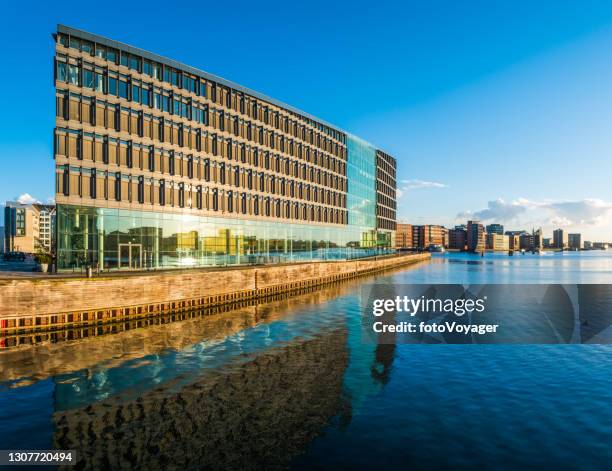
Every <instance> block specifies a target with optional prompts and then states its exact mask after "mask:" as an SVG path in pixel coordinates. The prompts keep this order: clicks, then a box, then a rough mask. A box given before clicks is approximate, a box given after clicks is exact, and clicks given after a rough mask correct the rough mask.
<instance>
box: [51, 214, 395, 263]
mask: <svg viewBox="0 0 612 471" xmlns="http://www.w3.org/2000/svg"><path fill="white" fill-rule="evenodd" d="M57 218H58V234H57V237H58V239H57V247H58V250H57V265H58V269H59V270H70V269H78V268H80V267H83V266H86V265H93V266H98V267H99V268H100V269H101V270H119V269H125V270H146V269H155V268H181V267H185V268H186V267H198V266H225V265H245V264H256V263H282V262H294V261H295V262H298V261H310V260H343V259H352V258H361V257H368V256H373V255H379V254H381V253H386V252H387V250H381V249H380V247H379V248H377V247H376V231H375V230H374V231H371V232H369V231H366V232H365V233H364V231H363V228H360V227H357V226H351V225H347V226H345V227H330V226H315V225H307V224H285V223H277V222H269V221H255V220H244V219H242V220H238V219H230V218H223V217H198V216H191V215H181V214H167V213H159V212H147V211H129V210H119V209H107V208H92V207H84V206H70V205H59V206H58V210H57ZM362 241H365V242H366V243H365V245H364V244H362V243H361V242H362Z"/></svg>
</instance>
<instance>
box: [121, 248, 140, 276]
mask: <svg viewBox="0 0 612 471" xmlns="http://www.w3.org/2000/svg"><path fill="white" fill-rule="evenodd" d="M141 268H142V244H132V243H128V244H119V269H124V270H140V269H141Z"/></svg>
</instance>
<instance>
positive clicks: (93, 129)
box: [54, 25, 396, 269]
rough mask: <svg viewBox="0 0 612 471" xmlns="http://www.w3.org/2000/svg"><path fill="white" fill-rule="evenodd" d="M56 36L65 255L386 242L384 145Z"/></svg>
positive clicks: (222, 256)
mask: <svg viewBox="0 0 612 471" xmlns="http://www.w3.org/2000/svg"><path fill="white" fill-rule="evenodd" d="M54 39H55V42H56V44H55V46H56V48H55V87H56V128H55V140H54V150H55V163H56V165H55V174H56V202H57V212H58V224H57V237H58V239H57V244H58V248H57V263H58V268H59V269H68V268H72V267H75V266H80V265H82V264H93V265H97V266H99V268H100V269H119V268H124V269H149V268H160V267H191V266H205V265H226V264H244V263H261V262H269V261H271V260H272V261H298V260H318V259H334V258H354V257H362V256H368V255H374V254H379V253H386V252H388V251H391V250H392V248H393V246H394V242H393V239H394V234H395V217H396V201H395V191H396V180H395V179H396V174H395V172H396V162H395V159H393V158H392V157H391V156H389V155H388V154H386V153H384V152H382V151H381V150H379V149H377V148H375V147H374V146H372V145H371V144H369V143H368V142H366V141H364V140H362V139H360V138H358V137H356V136H353V135H351V134H350V133H347V132H345V131H343V130H341V129H340V128H338V127H336V126H333V125H331V124H328V123H326V122H324V121H322V120H320V119H318V118H315V117H313V116H311V115H309V114H307V113H304V112H302V111H300V110H298V109H295V108H293V107H291V106H289V105H286V104H284V103H281V102H279V101H278V100H275V99H272V98H269V97H267V96H264V95H262V94H260V93H257V92H254V91H252V90H249V89H247V88H245V87H242V86H240V85H237V84H235V83H232V82H229V81H227V80H225V79H222V78H220V77H216V76H214V75H211V74H208V73H206V72H203V71H201V70H199V69H196V68H194V67H190V66H187V65H184V64H181V63H179V62H176V61H174V60H171V59H167V58H164V57H161V56H158V55H155V54H151V53H149V52H146V51H143V50H141V49H137V48H134V47H131V46H128V45H125V44H122V43H119V42H116V41H112V40H109V39H106V38H103V37H100V36H96V35H93V34H90V33H86V32H83V31H79V30H75V29H72V28H69V27H65V26H61V25H60V26H58V29H57V33H56V34H55V35H54ZM263 68H265V64H264V63H262V69H263Z"/></svg>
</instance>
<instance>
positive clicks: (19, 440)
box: [0, 252, 612, 469]
mask: <svg viewBox="0 0 612 471" xmlns="http://www.w3.org/2000/svg"><path fill="white" fill-rule="evenodd" d="M376 281H377V282H381V283H398V284H399V283H464V284H469V283H476V284H484V283H523V284H524V283H612V253H611V254H609V253H608V252H586V253H565V254H547V255H525V256H521V255H517V256H514V257H509V256H506V255H499V256H497V255H487V256H485V257H483V258H481V257H479V256H470V255H466V254H446V255H441V256H435V257H434V259H433V260H432V261H431V262H430V263H425V264H421V265H418V266H416V267H413V268H410V269H408V270H405V271H402V272H394V273H391V274H388V275H384V276H379V277H377V278H376ZM358 293H359V282H355V283H347V284H343V285H339V286H335V287H331V288H328V289H325V290H322V291H319V292H315V293H312V294H307V295H303V296H300V297H299V298H295V299H290V300H281V301H275V302H271V303H268V304H265V305H260V306H258V307H249V308H244V309H241V310H237V311H235V312H231V313H226V314H222V315H219V316H207V317H202V318H196V319H192V320H186V321H181V322H176V323H171V324H166V325H160V326H155V327H148V328H142V329H136V330H132V331H129V332H123V333H119V334H115V335H107V336H103V337H97V338H91V339H86V340H80V341H74V342H63V343H58V344H49V345H40V346H37V347H33V348H26V349H17V350H14V351H9V352H4V353H0V381H2V382H1V383H0V442H1V443H2V448H4V449H9V448H53V447H61V448H72V449H76V450H78V453H79V458H80V459H82V460H83V462H82V464H83V465H85V466H89V467H98V468H99V467H108V468H115V467H119V466H125V467H128V466H146V467H148V468H150V469H158V468H166V469H172V468H176V469H179V468H181V469H184V468H193V467H197V466H195V465H197V464H200V465H203V466H204V467H211V468H241V469H250V468H260V467H266V468H286V467H293V468H299V469H306V468H312V467H313V466H314V467H316V468H337V467H347V466H351V467H355V468H366V467H374V466H381V464H383V463H384V464H386V465H387V466H406V467H408V466H410V467H413V468H418V469H427V468H438V467H441V466H445V467H452V468H472V467H474V466H484V467H488V468H492V467H495V468H508V469H518V468H520V469H525V468H534V469H535V468H542V467H553V466H554V467H556V468H560V469H604V468H610V466H611V465H612V357H611V356H610V355H611V354H612V348H611V347H610V346H607V345H605V346H593V345H591V346H587V345H564V346H537V345H534V346H503V345H480V346H475V345H374V344H368V343H363V342H362V339H361V332H360V329H361V312H360V309H359V297H358Z"/></svg>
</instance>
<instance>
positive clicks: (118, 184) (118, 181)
mask: <svg viewBox="0 0 612 471" xmlns="http://www.w3.org/2000/svg"><path fill="white" fill-rule="evenodd" d="M115 200H117V201H121V173H119V172H117V173H115Z"/></svg>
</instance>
